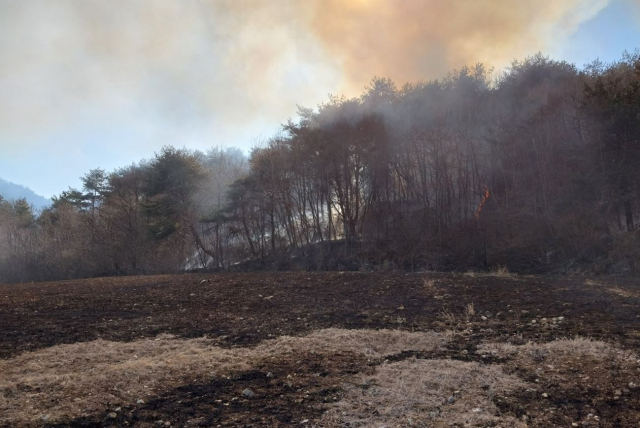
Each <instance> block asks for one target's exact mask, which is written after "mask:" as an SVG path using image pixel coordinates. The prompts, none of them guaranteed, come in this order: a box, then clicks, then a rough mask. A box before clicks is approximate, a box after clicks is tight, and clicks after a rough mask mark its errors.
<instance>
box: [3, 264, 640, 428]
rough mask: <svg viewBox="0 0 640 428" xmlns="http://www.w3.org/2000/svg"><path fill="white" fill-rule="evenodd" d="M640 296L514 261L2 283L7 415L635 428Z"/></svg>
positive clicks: (616, 284)
mask: <svg viewBox="0 0 640 428" xmlns="http://www.w3.org/2000/svg"><path fill="white" fill-rule="evenodd" d="M639 309H640V287H638V285H637V284H636V282H634V281H632V280H621V279H610V278H599V279H593V280H588V279H585V278H578V277H528V276H517V275H509V274H506V273H501V274H491V275H480V274H473V275H469V274H464V275H463V274H457V275H454V274H371V273H337V272H335V273H308V272H301V273H273V274H265V273H259V274H216V275H207V274H198V275H195V274H193V275H176V276H149V277H125V278H98V279H88V280H76V281H65V282H51V283H32V284H20V285H0V373H1V375H0V426H7V427H10V426H11V427H13V426H34V427H35V426H59V427H63V426H72V427H83V426H149V427H151V426H174V427H176V426H180V427H182V426H187V427H190V426H213V427H216V426H247V427H249V426H252V427H258V426H307V427H311V426H322V427H340V426H350V427H369V426H375V427H380V426H387V427H396V426H402V427H405V426H406V427H408V426H416V427H423V426H437V427H439V426H504V427H517V426H521V427H527V426H531V427H550V426H601V427H635V426H638V424H640V362H639V360H638V357H637V355H640V354H639V352H640V310H639Z"/></svg>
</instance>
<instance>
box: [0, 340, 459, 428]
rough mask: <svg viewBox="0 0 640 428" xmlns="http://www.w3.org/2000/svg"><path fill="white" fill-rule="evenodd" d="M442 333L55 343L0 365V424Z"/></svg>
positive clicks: (416, 344) (391, 349)
mask: <svg viewBox="0 0 640 428" xmlns="http://www.w3.org/2000/svg"><path fill="white" fill-rule="evenodd" d="M446 340H447V339H446V335H444V334H442V333H431V332H428V333H410V332H403V331H396V330H380V331H375V330H342V329H333V328H332V329H325V330H318V331H315V332H313V333H311V334H309V335H308V336H304V337H287V336H284V337H280V338H277V339H273V340H269V341H266V342H263V343H262V344H259V345H258V346H255V347H251V348H234V349H225V348H220V347H217V346H214V344H213V343H212V342H211V341H210V340H207V339H189V340H184V339H178V338H175V337H173V336H169V335H163V336H160V337H158V338H156V339H149V340H141V341H136V342H129V343H121V342H110V341H105V340H96V341H92V342H86V343H76V344H72V345H59V346H54V347H51V348H47V349H43V350H40V351H36V352H30V353H25V354H22V355H20V356H18V357H15V358H12V359H8V360H1V361H0V373H2V377H0V425H2V424H3V423H4V424H9V425H12V426H13V425H21V424H25V423H34V422H38V421H39V420H40V419H41V418H43V417H46V418H47V420H49V421H56V420H61V419H64V418H74V417H78V416H82V415H87V414H91V413H95V412H99V411H103V410H105V409H106V408H108V407H109V406H111V407H113V406H118V405H133V404H135V403H136V401H137V400H139V399H142V400H146V399H147V397H150V396H157V395H158V394H160V393H162V392H164V391H167V390H169V389H171V388H175V387H177V386H180V385H185V384H188V383H193V382H201V381H203V380H206V379H210V378H211V377H215V376H224V375H227V374H229V373H231V372H234V371H244V370H250V369H251V368H252V367H254V366H255V365H256V364H257V363H258V362H259V361H261V360H262V359H264V358H269V357H278V356H283V355H285V354H290V353H296V352H300V351H303V352H309V351H311V352H317V353H327V354H332V353H337V352H353V353H355V354H359V355H365V356H367V357H368V358H379V357H383V356H385V355H390V354H396V353H399V352H402V351H406V350H416V351H430V350H435V349H436V348H438V347H439V346H441V345H444V344H445V342H446Z"/></svg>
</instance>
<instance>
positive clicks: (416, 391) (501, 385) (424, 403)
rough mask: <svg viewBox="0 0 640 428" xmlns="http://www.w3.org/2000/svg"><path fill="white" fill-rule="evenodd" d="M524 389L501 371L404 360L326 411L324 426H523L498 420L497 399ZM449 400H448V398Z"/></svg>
mask: <svg viewBox="0 0 640 428" xmlns="http://www.w3.org/2000/svg"><path fill="white" fill-rule="evenodd" d="M526 385H527V384H526V383H524V382H523V381H522V380H520V379H518V378H517V377H515V376H513V375H508V374H505V373H504V372H503V371H502V370H501V368H500V367H497V366H489V365H481V364H478V363H474V362H462V361H453V360H405V361H401V362H398V363H391V364H384V365H382V366H380V367H379V368H378V370H377V371H376V373H375V374H373V375H371V376H365V377H363V378H362V379H361V380H360V382H359V385H347V387H346V393H345V395H344V396H343V399H342V400H341V401H340V402H338V403H335V404H334V405H333V407H332V408H331V409H330V410H329V411H327V412H326V413H325V414H324V415H323V417H322V421H321V425H322V426H326V427H343V426H350V427H379V426H389V427H391V426H394V427H395V426H402V427H405V426H418V427H422V426H489V425H488V424H491V425H490V426H502V427H520V426H523V427H524V426H526V425H524V424H522V423H521V422H519V421H517V420H516V419H515V418H512V417H508V416H497V415H496V414H497V409H496V408H495V405H494V404H493V402H492V401H491V399H492V397H493V396H495V395H496V394H504V393H508V392H510V391H515V390H517V389H520V388H524V387H525V386H526ZM450 397H451V398H450Z"/></svg>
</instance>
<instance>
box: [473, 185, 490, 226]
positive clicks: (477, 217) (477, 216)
mask: <svg viewBox="0 0 640 428" xmlns="http://www.w3.org/2000/svg"><path fill="white" fill-rule="evenodd" d="M482 187H483V188H484V195H483V196H482V200H481V201H480V205H478V209H477V210H476V214H475V218H476V220H478V219H479V218H480V212H481V211H482V207H483V206H484V203H485V202H487V199H489V196H490V195H491V194H490V193H489V188H488V187H487V186H485V185H483V186H482Z"/></svg>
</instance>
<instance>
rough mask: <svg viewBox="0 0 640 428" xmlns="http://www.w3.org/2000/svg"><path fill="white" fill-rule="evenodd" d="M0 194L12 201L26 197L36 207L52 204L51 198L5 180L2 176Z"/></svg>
mask: <svg viewBox="0 0 640 428" xmlns="http://www.w3.org/2000/svg"><path fill="white" fill-rule="evenodd" d="M0 195H2V197H3V198H5V199H7V200H10V201H15V200H16V199H20V198H25V199H26V200H27V202H29V203H30V204H31V205H33V206H34V207H35V208H36V209H42V208H44V207H46V206H49V205H51V201H50V200H49V199H47V198H45V197H44V196H40V195H38V194H36V193H35V192H34V191H33V190H31V189H29V188H28V187H26V186H23V185H21V184H15V183H12V182H10V181H7V180H3V179H2V178H0Z"/></svg>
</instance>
